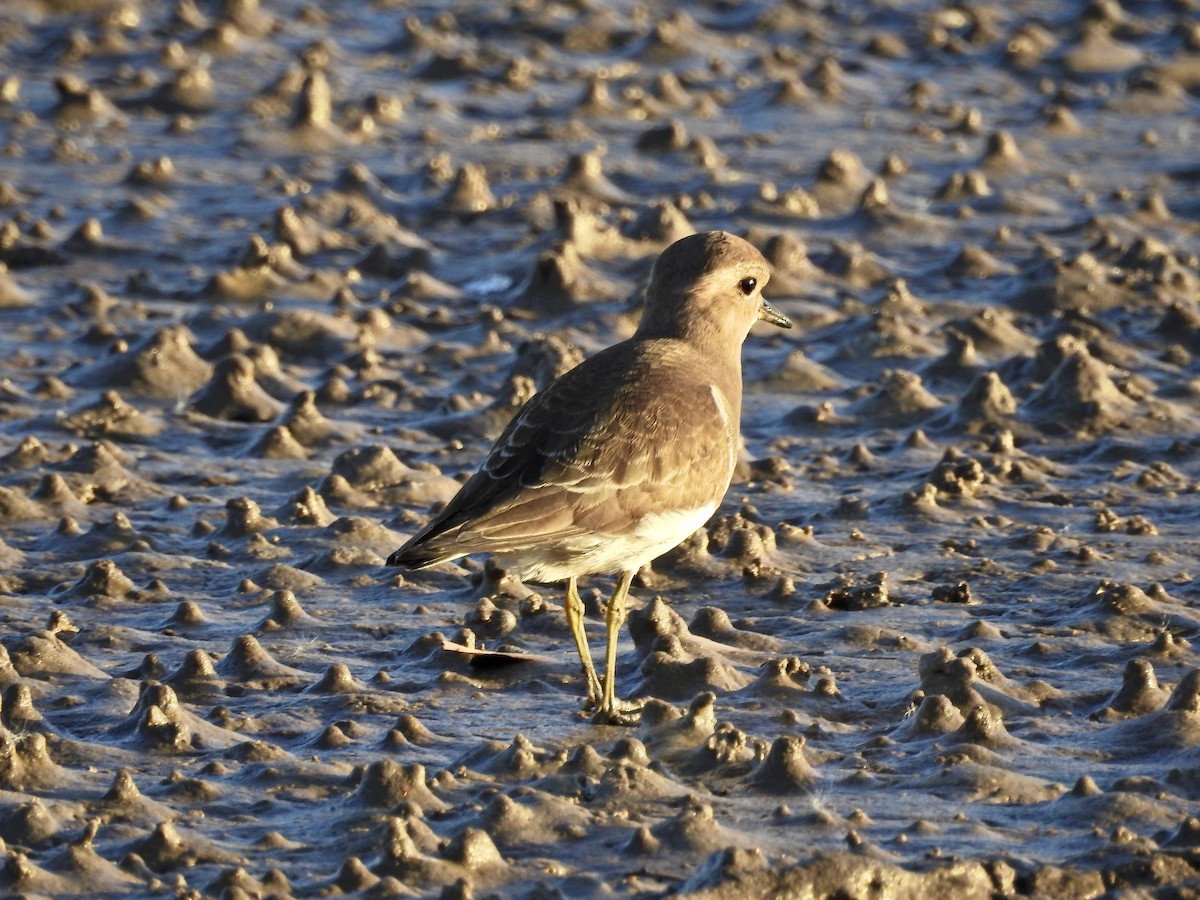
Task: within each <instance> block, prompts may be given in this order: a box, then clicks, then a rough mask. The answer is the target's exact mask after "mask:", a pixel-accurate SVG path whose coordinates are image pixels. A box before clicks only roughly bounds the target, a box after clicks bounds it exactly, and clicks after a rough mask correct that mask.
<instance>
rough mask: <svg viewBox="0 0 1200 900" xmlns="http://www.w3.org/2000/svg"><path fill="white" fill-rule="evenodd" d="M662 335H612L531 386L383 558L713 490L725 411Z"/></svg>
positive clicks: (540, 540) (598, 518)
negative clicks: (493, 436)
mask: <svg viewBox="0 0 1200 900" xmlns="http://www.w3.org/2000/svg"><path fill="white" fill-rule="evenodd" d="M701 363H702V361H700V360H696V359H694V354H692V353H691V351H689V350H688V349H687V348H684V347H680V346H678V345H677V344H675V343H674V342H670V343H668V342H659V341H654V342H640V343H636V344H635V343H632V342H627V343H624V344H618V345H616V346H615V347H611V348H609V349H608V350H606V351H604V352H602V353H600V354H598V355H597V356H595V357H593V358H591V359H590V360H588V361H586V362H584V363H583V364H581V365H580V366H578V367H577V368H575V369H573V370H572V371H570V372H568V373H567V374H566V375H564V376H563V377H562V378H560V379H559V380H558V381H556V382H555V383H554V384H552V385H550V387H548V388H547V389H546V390H545V391H543V392H541V393H539V394H537V395H536V396H534V397H533V398H532V399H531V400H530V401H529V402H528V403H527V404H526V405H525V406H524V407H523V408H522V409H521V411H520V412H518V413H517V415H516V416H515V417H514V418H513V420H512V421H511V422H510V423H509V425H508V427H507V428H506V429H505V430H504V433H503V434H502V435H501V436H500V438H499V439H498V440H497V441H496V444H495V446H494V447H493V448H492V451H491V453H490V454H489V455H488V458H487V460H486V461H485V462H484V464H483V467H482V468H481V469H480V470H479V472H477V473H476V474H475V475H474V476H472V477H471V479H470V480H469V481H468V482H467V483H466V484H464V485H463V487H462V489H461V490H460V491H459V492H458V494H457V495H456V496H455V497H454V499H453V500H451V501H450V503H449V504H447V506H446V508H445V509H444V510H443V511H442V512H441V513H440V514H439V515H438V516H437V517H436V518H435V519H434V520H433V521H431V522H430V523H429V524H428V525H427V526H426V527H425V528H424V529H423V530H422V531H421V532H420V533H419V534H418V535H417V536H416V537H414V538H413V539H412V540H411V541H409V542H408V543H407V544H406V545H405V546H404V547H402V548H401V549H400V550H398V551H397V552H396V553H395V554H393V556H392V557H391V559H389V560H388V561H389V562H390V563H393V564H396V563H399V564H404V565H408V566H414V567H418V566H424V565H432V564H434V563H436V562H441V561H444V560H446V559H452V558H454V557H457V556H463V555H466V554H470V553H485V552H486V553H504V552H512V551H517V550H523V549H527V548H532V547H536V546H540V545H543V544H546V543H548V542H551V541H555V540H561V539H564V538H569V537H571V536H575V535H582V534H590V533H601V534H603V533H605V532H608V533H612V532H613V531H614V530H617V529H620V528H623V527H626V526H628V525H629V524H630V523H631V522H633V521H636V520H637V519H638V518H639V517H640V516H641V515H643V514H644V513H646V512H654V511H667V510H674V509H694V508H697V507H702V506H705V505H707V504H709V503H712V502H714V501H716V500H719V499H720V497H721V496H722V494H723V493H724V492H725V489H726V487H727V486H728V484H729V476H730V474H731V473H732V468H733V461H734V454H735V453H736V446H737V445H736V441H737V432H736V428H737V423H736V421H735V420H736V410H737V407H736V406H735V407H733V409H730V408H728V400H727V399H725V398H723V397H722V398H721V399H718V398H717V396H715V395H714V392H713V389H712V388H710V386H709V384H710V382H709V381H708V380H707V378H706V373H705V372H704V371H703V365H702V364H701Z"/></svg>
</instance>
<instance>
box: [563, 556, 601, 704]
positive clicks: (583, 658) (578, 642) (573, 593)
mask: <svg viewBox="0 0 1200 900" xmlns="http://www.w3.org/2000/svg"><path fill="white" fill-rule="evenodd" d="M566 606H567V624H568V625H569V626H570V627H571V637H573V638H574V639H575V649H576V650H578V651H579V662H580V663H582V665H583V677H584V678H586V679H587V690H588V699H587V705H588V707H589V708H593V707H595V706H597V705H598V704H599V703H600V694H601V690H600V679H599V678H597V677H596V665H595V663H593V662H592V651H591V650H589V649H588V644H587V634H586V633H585V632H584V630H583V598H581V597H580V596H579V588H578V586H577V585H576V583H575V579H574V578H568V579H567V604H566Z"/></svg>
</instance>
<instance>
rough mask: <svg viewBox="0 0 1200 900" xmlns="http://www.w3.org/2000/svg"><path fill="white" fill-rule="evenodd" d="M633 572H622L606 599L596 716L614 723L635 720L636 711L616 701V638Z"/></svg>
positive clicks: (623, 723)
mask: <svg viewBox="0 0 1200 900" xmlns="http://www.w3.org/2000/svg"><path fill="white" fill-rule="evenodd" d="M633 574H634V573H633V572H622V573H621V577H620V578H619V579H618V581H617V589H616V590H615V591H613V595H612V599H611V600H609V601H608V616H607V621H606V625H607V626H608V636H607V637H608V643H607V645H606V646H605V659H604V663H605V669H604V699H603V701H601V703H600V709H599V710H597V712H596V717H597V718H598V719H600V720H602V721H605V722H611V723H612V724H614V725H628V724H632V723H633V722H636V721H637V714H636V712H635V711H634V710H633V709H631V708H627V707H626V705H625V704H621V708H618V701H617V687H616V683H617V638H618V637H619V636H620V632H621V624H622V623H623V622H624V621H625V601H626V599H627V598H628V597H629V585H630V584H632V583H633Z"/></svg>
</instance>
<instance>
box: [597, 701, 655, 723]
mask: <svg viewBox="0 0 1200 900" xmlns="http://www.w3.org/2000/svg"><path fill="white" fill-rule="evenodd" d="M643 706H644V704H643V703H642V702H640V701H637V700H616V701H614V702H613V704H612V705H611V706H608V707H606V706H604V705H603V704H594V703H589V704H588V708H589V709H591V710H592V714H591V715H590V716H589V718H590V719H591V722H592V724H593V725H625V726H630V725H637V724H638V723H639V722H641V721H642V707H643Z"/></svg>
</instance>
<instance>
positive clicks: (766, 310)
mask: <svg viewBox="0 0 1200 900" xmlns="http://www.w3.org/2000/svg"><path fill="white" fill-rule="evenodd" d="M758 318H759V319H760V320H761V321H763V322H770V323H771V324H772V325H778V326H779V327H780V328H791V327H792V320H791V319H789V318H788V317H787V316H785V315H784V314H783V313H781V312H780V311H779V310H777V309H776V308H775V307H773V306H772V305H771V304H770V303H768V302H767V301H766V300H760V301H759V304H758Z"/></svg>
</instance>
